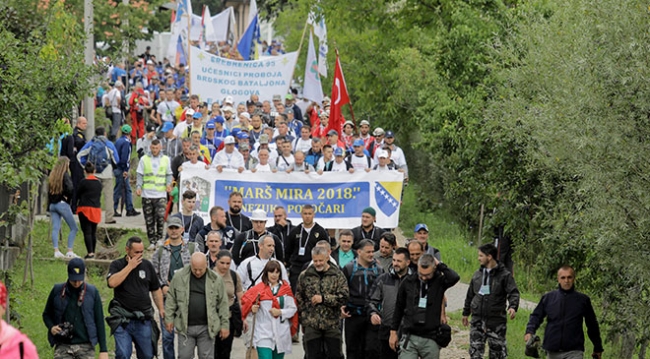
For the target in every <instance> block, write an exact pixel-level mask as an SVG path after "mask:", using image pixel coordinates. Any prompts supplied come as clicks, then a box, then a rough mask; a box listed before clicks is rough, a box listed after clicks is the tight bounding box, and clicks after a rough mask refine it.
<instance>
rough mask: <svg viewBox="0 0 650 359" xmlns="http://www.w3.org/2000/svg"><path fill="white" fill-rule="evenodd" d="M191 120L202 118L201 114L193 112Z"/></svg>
mask: <svg viewBox="0 0 650 359" xmlns="http://www.w3.org/2000/svg"><path fill="white" fill-rule="evenodd" d="M192 118H194V119H199V118H203V114H202V113H200V112H195V113H194V115H192Z"/></svg>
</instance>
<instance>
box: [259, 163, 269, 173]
mask: <svg viewBox="0 0 650 359" xmlns="http://www.w3.org/2000/svg"><path fill="white" fill-rule="evenodd" d="M256 168H257V172H271V165H270V164H269V163H267V164H265V165H261V164H259V163H258V164H257V167H256Z"/></svg>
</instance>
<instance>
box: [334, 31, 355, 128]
mask: <svg viewBox="0 0 650 359" xmlns="http://www.w3.org/2000/svg"><path fill="white" fill-rule="evenodd" d="M334 46H336V42H335V43H334ZM334 51H335V52H336V57H337V58H339V59H340V56H339V49H338V47H334ZM339 61H341V60H339ZM341 68H343V65H341ZM348 107H349V108H350V116H352V123H353V124H354V128H355V129H357V120H356V118H355V117H354V110H352V100H351V99H350V102H348ZM355 132H358V129H357V131H355Z"/></svg>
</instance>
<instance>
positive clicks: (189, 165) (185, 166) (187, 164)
mask: <svg viewBox="0 0 650 359" xmlns="http://www.w3.org/2000/svg"><path fill="white" fill-rule="evenodd" d="M181 166H182V167H183V169H184V170H186V169H189V168H205V162H201V161H196V163H192V162H191V161H185V162H183V164H182V165H181Z"/></svg>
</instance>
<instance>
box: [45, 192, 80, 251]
mask: <svg viewBox="0 0 650 359" xmlns="http://www.w3.org/2000/svg"><path fill="white" fill-rule="evenodd" d="M50 216H51V218H52V245H53V246H54V248H59V230H61V218H63V219H64V220H65V223H67V224H68V227H70V234H68V248H69V249H72V247H73V246H74V237H75V236H76V235H77V223H76V222H75V221H74V215H73V214H72V209H70V205H69V204H67V203H65V202H59V203H52V204H50Z"/></svg>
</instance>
